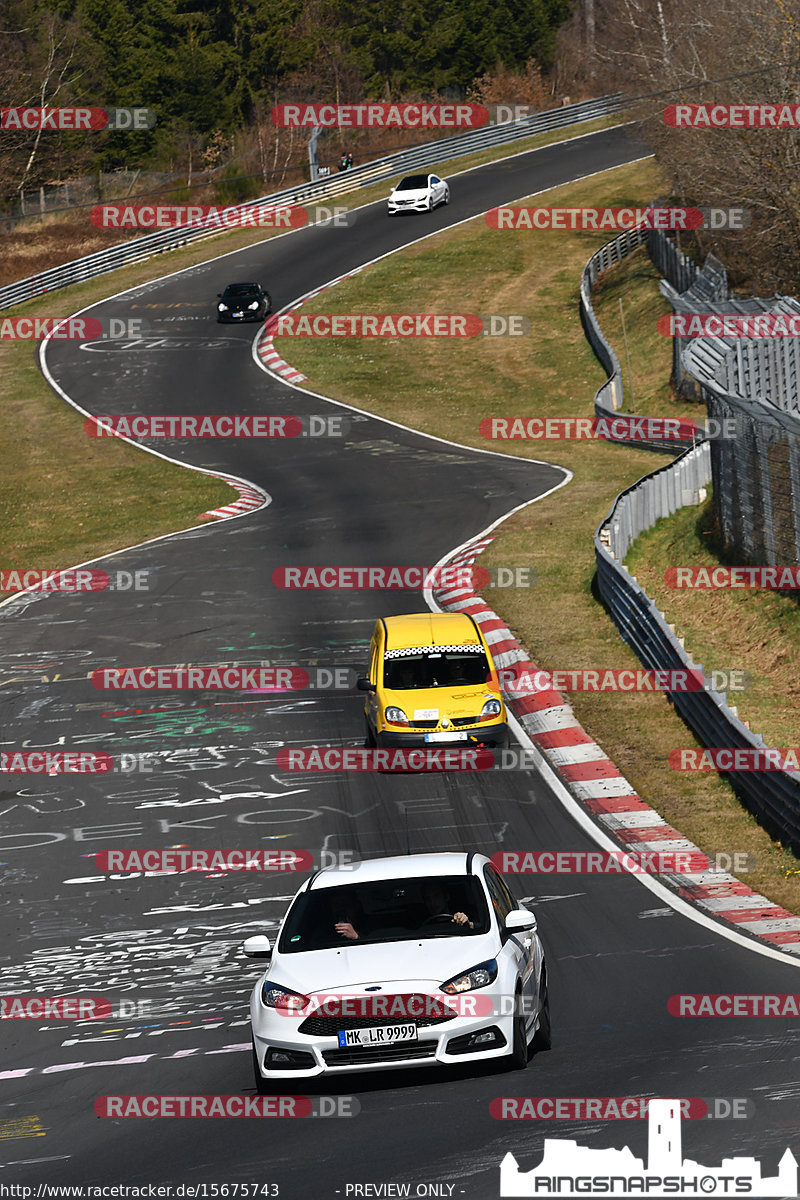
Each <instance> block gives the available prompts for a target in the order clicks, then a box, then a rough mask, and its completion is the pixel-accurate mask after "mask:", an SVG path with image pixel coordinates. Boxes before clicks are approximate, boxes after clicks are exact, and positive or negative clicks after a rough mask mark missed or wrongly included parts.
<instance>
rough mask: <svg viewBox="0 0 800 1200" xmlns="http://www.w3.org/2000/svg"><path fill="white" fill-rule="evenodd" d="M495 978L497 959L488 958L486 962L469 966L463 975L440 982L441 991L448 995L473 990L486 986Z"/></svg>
mask: <svg viewBox="0 0 800 1200" xmlns="http://www.w3.org/2000/svg"><path fill="white" fill-rule="evenodd" d="M495 979H497V959H496V958H490V959H489V960H488V962H482V963H478V965H477V967H470V969H469V970H468V971H465V972H464V974H463V975H454V976H453V978H452V979H448V981H447V983H443V984H442V989H441V990H442V991H443V992H447V994H448V996H457V995H459V993H460V992H473V991H474V990H475V989H476V988H482V987H488V986H489V984H490V983H494V981H495Z"/></svg>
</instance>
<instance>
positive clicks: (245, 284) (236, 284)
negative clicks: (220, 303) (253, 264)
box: [225, 283, 261, 291]
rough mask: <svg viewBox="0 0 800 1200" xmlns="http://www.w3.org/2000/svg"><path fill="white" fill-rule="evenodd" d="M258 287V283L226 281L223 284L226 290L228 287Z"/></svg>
mask: <svg viewBox="0 0 800 1200" xmlns="http://www.w3.org/2000/svg"><path fill="white" fill-rule="evenodd" d="M259 287H261V284H260V283H226V284H225V290H226V291H227V290H228V288H256V289H257V288H259Z"/></svg>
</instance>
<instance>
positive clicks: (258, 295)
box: [217, 283, 272, 321]
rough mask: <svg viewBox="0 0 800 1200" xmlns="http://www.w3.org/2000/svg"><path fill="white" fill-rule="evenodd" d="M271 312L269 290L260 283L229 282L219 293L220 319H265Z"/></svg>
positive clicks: (218, 308)
mask: <svg viewBox="0 0 800 1200" xmlns="http://www.w3.org/2000/svg"><path fill="white" fill-rule="evenodd" d="M271 312H272V300H271V299H270V295H269V292H265V291H264V289H263V288H262V287H261V285H260V284H258V283H229V284H228V286H227V287H226V288H225V291H224V292H218V293H217V320H218V321H263V320H264V318H265V317H267V316H268V315H269V314H270V313H271Z"/></svg>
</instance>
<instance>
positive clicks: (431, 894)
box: [420, 879, 473, 929]
mask: <svg viewBox="0 0 800 1200" xmlns="http://www.w3.org/2000/svg"><path fill="white" fill-rule="evenodd" d="M422 899H423V901H424V903H425V908H426V910H427V911H426V912H425V914H424V915H423V917H422V920H421V921H420V925H426V924H428V923H429V922H430V923H431V924H432V923H433V921H435V920H436V918H437V917H441V918H442V921H444V919H445V918H446V917H449V918H450V924H451V925H463V926H464V927H465V928H467V929H472V928H473V925H472V921H470V919H469V917H468V916H467V914H466V913H463V912H452V911H451V903H450V899H449V896H448V892H447V888H446V887H445V886H444V884H442V883H439V882H438V880H435V879H430V880H428V881H427V882H426V883H425V884H424V885H423V888H422Z"/></svg>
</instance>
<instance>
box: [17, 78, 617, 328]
mask: <svg viewBox="0 0 800 1200" xmlns="http://www.w3.org/2000/svg"><path fill="white" fill-rule="evenodd" d="M624 104H625V100H624V98H623V96H622V95H621V93H617V94H616V95H613V96H602V97H600V98H599V99H596V100H583V101H581V102H580V103H578V104H567V105H563V106H562V107H561V108H555V109H549V110H548V111H547V112H542V113H535V114H534V115H533V116H530V117H526V118H524V119H523V120H521V121H508V122H505V123H503V124H501V125H489V126H486V127H484V128H483V129H478V130H473V131H472V132H468V133H462V134H455V135H454V136H453V137H448V138H441V139H439V140H437V141H435V142H425V143H424V144H423V145H421V146H413V147H411V148H410V149H408V150H401V151H399V152H397V153H395V154H389V155H386V156H385V157H383V158H379V159H376V160H374V161H373V162H370V163H365V164H364V165H363V166H361V167H354V168H353V169H351V170H349V171H343V172H341V173H340V174H338V175H335V176H326V177H325V178H324V179H321V180H317V181H316V182H315V183H307V184H301V185H298V186H295V187H290V188H284V189H283V191H280V192H273V193H271V194H270V195H268V196H261V197H259V198H258V199H256V200H249V201H246V202H245V203H244V204H238V205H220V208H221V209H222V208H228V209H236V210H237V211H241V212H242V213H246V212H248V211H250V210H252V209H257V208H258V207H259V206H262V205H266V204H270V205H272V204H275V203H281V202H284V203H287V204H304V203H305V202H306V201H313V202H317V201H318V202H323V203H324V202H325V201H326V200H330V199H334V198H335V197H336V196H340V195H342V194H344V193H345V192H350V191H352V190H353V188H354V186H358V187H366V186H367V185H368V184H371V183H378V182H380V181H381V180H383V179H391V178H392V176H393V175H403V174H406V173H407V172H408V171H412V170H415V169H417V168H419V167H426V166H434V165H436V164H438V163H440V162H444V161H446V160H447V159H452V158H455V157H458V156H460V155H462V154H469V153H472V152H473V151H476V150H482V149H486V148H488V147H491V146H500V145H504V144H505V143H510V142H515V141H519V140H520V139H522V138H527V137H530V136H531V135H532V134H535V133H542V132H545V131H546V130H548V129H563V128H565V127H566V126H568V125H576V124H580V123H581V122H584V121H591V120H594V119H595V118H597V117H604V116H608V115H610V114H611V113H614V112H618V111H619V110H620V109H621V108H622V107H623V106H624ZM219 232H220V230H219V229H208V228H207V227H203V226H201V225H184V226H181V227H180V228H177V229H164V230H159V231H158V232H156V233H150V234H146V235H145V236H144V237H140V238H132V239H131V240H129V241H127V242H122V243H120V244H119V245H117V246H112V247H110V248H109V249H108V250H98V251H97V252H96V253H94V254H88V255H86V256H85V257H84V258H78V259H75V260H74V261H73V262H70V263H66V264H64V265H63V266H60V267H53V268H52V269H51V270H49V271H43V272H42V273H41V274H39V275H32V276H30V277H29V278H28V279H22V280H20V281H19V282H17V283H11V284H8V285H7V286H6V287H3V288H0V309H4V308H10V307H11V306H12V305H14V304H20V303H21V302H22V301H24V300H31V299H32V298H33V297H34V296H41V295H43V294H44V293H46V292H50V291H54V290H56V289H58V288H62V287H68V286H69V285H70V284H72V283H81V282H83V281H84V280H86V279H92V278H94V277H95V276H97V275H104V274H106V273H107V272H109V271H115V270H116V269H117V268H118V267H122V266H127V265H128V264H129V263H136V262H142V261H144V260H145V259H147V258H150V257H151V256H153V255H154V254H161V253H163V252H164V251H165V250H174V249H176V248H178V247H180V246H184V245H187V244H188V243H189V242H194V241H199V240H200V239H201V238H207V237H215V236H216V235H217V234H219Z"/></svg>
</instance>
